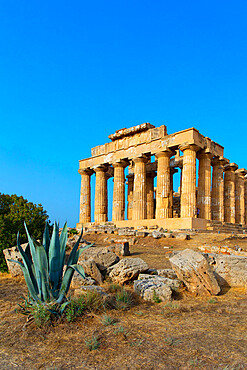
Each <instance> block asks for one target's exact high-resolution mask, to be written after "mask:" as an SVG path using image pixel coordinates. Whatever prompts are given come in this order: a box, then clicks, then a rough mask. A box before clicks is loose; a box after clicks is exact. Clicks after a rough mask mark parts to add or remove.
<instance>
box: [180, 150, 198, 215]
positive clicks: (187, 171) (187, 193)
mask: <svg viewBox="0 0 247 370" xmlns="http://www.w3.org/2000/svg"><path fill="white" fill-rule="evenodd" d="M179 149H180V150H181V151H182V152H183V153H184V155H183V175H182V193H181V202H180V208H181V212H180V213H181V218H183V217H195V216H196V152H197V151H198V150H199V149H200V148H199V147H198V146H196V145H190V144H182V145H180V146H179Z"/></svg>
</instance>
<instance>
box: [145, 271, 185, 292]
mask: <svg viewBox="0 0 247 370" xmlns="http://www.w3.org/2000/svg"><path fill="white" fill-rule="evenodd" d="M146 279H155V281H162V282H163V283H164V284H166V285H168V286H169V287H170V288H171V289H172V290H173V291H175V292H176V291H178V289H179V288H180V287H181V281H180V280H178V279H169V278H166V277H164V276H159V275H148V274H139V276H138V280H146Z"/></svg>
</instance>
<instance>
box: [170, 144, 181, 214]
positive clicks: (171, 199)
mask: <svg viewBox="0 0 247 370" xmlns="http://www.w3.org/2000/svg"><path fill="white" fill-rule="evenodd" d="M178 152H179V151H178ZM177 172H178V170H177V169H176V168H171V167H170V202H169V203H170V210H169V217H173V175H174V173H177Z"/></svg>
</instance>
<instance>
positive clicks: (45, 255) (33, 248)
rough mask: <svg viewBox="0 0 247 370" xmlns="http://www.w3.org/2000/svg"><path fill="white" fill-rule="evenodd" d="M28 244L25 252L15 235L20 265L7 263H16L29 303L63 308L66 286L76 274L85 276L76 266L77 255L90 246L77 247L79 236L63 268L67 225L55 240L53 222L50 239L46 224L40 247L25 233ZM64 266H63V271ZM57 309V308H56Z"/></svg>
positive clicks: (55, 233)
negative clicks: (20, 270) (20, 258)
mask: <svg viewBox="0 0 247 370" xmlns="http://www.w3.org/2000/svg"><path fill="white" fill-rule="evenodd" d="M25 229H26V233H27V237H28V245H27V247H26V249H25V251H24V250H23V248H22V247H21V244H20V238H19V233H18V235H17V247H18V249H19V251H20V254H21V257H22V262H19V261H15V260H9V261H11V262H15V263H18V264H19V265H20V266H21V269H22V271H23V275H24V278H25V281H26V284H27V287H28V291H29V294H30V302H29V303H31V304H34V303H37V304H44V305H47V307H48V306H49V307H53V306H58V307H59V306H61V305H62V304H63V307H65V304H64V302H66V294H67V292H68V290H69V287H70V283H71V280H72V277H73V274H74V271H77V272H78V273H79V274H80V275H81V276H82V277H83V278H85V273H84V270H83V268H82V266H80V265H78V264H77V261H78V258H79V257H80V255H81V253H82V252H83V251H84V250H85V249H86V248H88V247H90V246H91V245H92V244H90V245H87V246H86V247H84V248H78V247H79V243H80V241H81V237H82V234H83V230H82V231H81V235H80V237H79V238H78V240H77V242H76V243H75V245H74V247H73V249H72V251H71V253H70V255H69V258H68V262H67V265H65V248H66V244H67V224H65V225H64V227H63V230H62V232H61V234H60V237H59V226H58V224H57V223H56V222H55V224H54V226H53V232H52V237H51V239H50V236H49V229H48V225H47V224H46V226H45V231H44V235H43V244H39V243H38V242H37V241H36V240H35V239H33V238H32V237H31V236H30V235H29V232H28V229H27V226H26V224H25ZM64 266H66V268H65V271H64ZM60 310H61V307H60Z"/></svg>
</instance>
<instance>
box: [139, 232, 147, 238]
mask: <svg viewBox="0 0 247 370" xmlns="http://www.w3.org/2000/svg"><path fill="white" fill-rule="evenodd" d="M148 234H149V233H148V232H147V231H137V232H136V236H139V237H140V238H145V237H146V236H148Z"/></svg>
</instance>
